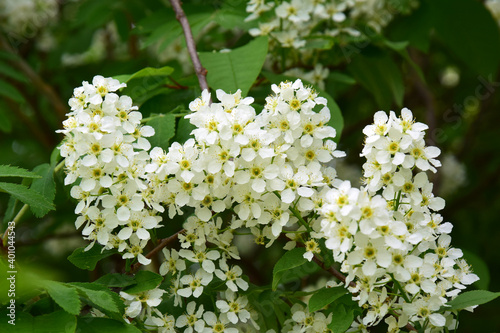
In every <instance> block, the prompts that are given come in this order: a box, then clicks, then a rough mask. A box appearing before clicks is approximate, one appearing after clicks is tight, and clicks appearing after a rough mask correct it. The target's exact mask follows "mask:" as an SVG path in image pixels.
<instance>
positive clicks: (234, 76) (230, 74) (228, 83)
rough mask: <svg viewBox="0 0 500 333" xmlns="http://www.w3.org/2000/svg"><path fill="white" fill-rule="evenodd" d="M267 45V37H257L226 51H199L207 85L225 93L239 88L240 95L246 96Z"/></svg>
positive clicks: (265, 53) (261, 62)
mask: <svg viewBox="0 0 500 333" xmlns="http://www.w3.org/2000/svg"><path fill="white" fill-rule="evenodd" d="M267 45H268V40H267V37H259V38H256V39H255V40H254V41H252V42H250V43H248V44H247V45H245V46H242V47H239V48H237V49H234V50H231V51H228V52H225V51H224V52H218V53H211V52H200V54H199V56H200V60H201V63H202V65H203V66H204V67H205V68H206V69H207V71H208V74H207V81H208V84H209V86H210V87H211V88H212V89H214V90H216V89H222V90H224V91H225V92H226V93H235V92H236V90H238V89H241V95H242V96H246V95H247V93H248V91H249V90H250V87H251V86H252V85H253V83H254V81H255V79H256V78H257V76H258V75H259V73H260V71H261V69H262V65H264V60H265V59H266V55H267Z"/></svg>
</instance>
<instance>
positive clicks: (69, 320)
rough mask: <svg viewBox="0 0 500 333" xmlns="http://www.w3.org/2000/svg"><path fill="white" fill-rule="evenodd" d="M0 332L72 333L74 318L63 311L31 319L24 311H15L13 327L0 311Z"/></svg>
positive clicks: (74, 328) (74, 326)
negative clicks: (0, 318)
mask: <svg viewBox="0 0 500 333" xmlns="http://www.w3.org/2000/svg"><path fill="white" fill-rule="evenodd" d="M0 316H1V317H2V319H3V320H0V332H9V333H74V332H75V330H76V317H75V316H73V315H70V314H69V313H67V312H65V311H62V310H60V311H56V312H52V313H49V314H46V315H43V316H36V317H32V316H31V315H30V314H28V313H26V312H24V311H19V310H18V311H17V313H16V320H15V325H11V324H9V323H8V322H7V320H10V318H9V317H8V316H7V313H6V311H1V312H0Z"/></svg>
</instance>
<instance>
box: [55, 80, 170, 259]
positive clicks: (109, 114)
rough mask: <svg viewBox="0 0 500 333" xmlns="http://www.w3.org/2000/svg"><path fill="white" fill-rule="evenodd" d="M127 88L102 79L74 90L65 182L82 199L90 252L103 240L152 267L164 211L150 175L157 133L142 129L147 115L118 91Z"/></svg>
mask: <svg viewBox="0 0 500 333" xmlns="http://www.w3.org/2000/svg"><path fill="white" fill-rule="evenodd" d="M124 86H125V84H121V83H120V82H119V81H118V80H115V79H112V78H103V77H102V76H96V77H94V79H93V81H92V83H88V82H83V86H81V87H78V88H76V89H75V90H74V92H73V97H72V98H71V99H70V100H69V105H70V107H71V112H70V113H68V119H67V120H65V121H64V123H63V125H64V129H63V130H60V131H58V132H61V133H64V135H65V136H66V138H65V140H64V143H63V145H61V147H60V153H61V156H63V157H65V166H66V173H67V175H66V178H65V180H64V183H65V184H66V185H69V184H74V185H73V187H72V188H71V196H72V197H73V198H75V199H77V200H79V203H78V205H77V207H76V209H75V213H77V214H80V216H79V217H78V218H77V220H76V223H75V224H76V227H77V228H80V227H81V226H83V230H82V234H83V236H85V239H88V240H91V241H92V243H91V244H90V245H89V246H88V247H87V249H89V248H91V247H92V246H93V245H94V243H95V242H97V243H99V244H101V245H103V246H104V248H117V249H118V251H120V252H122V253H123V258H125V259H126V258H137V259H138V260H139V262H140V263H142V264H148V263H149V262H150V260H149V259H147V258H146V257H145V256H144V255H143V254H142V250H143V248H144V246H145V245H146V244H147V241H148V240H149V239H150V237H151V235H150V232H151V230H152V229H154V228H158V227H159V226H160V224H159V222H160V221H161V217H159V216H158V213H159V212H162V211H163V210H164V208H163V207H162V206H160V205H159V204H158V201H156V200H155V197H154V186H153V185H151V183H150V181H149V180H148V178H147V173H146V167H147V163H148V162H149V155H148V151H149V149H150V148H151V145H150V143H149V141H148V140H147V139H146V137H150V136H152V135H153V134H154V129H153V128H152V127H151V126H142V125H141V119H142V114H141V113H140V112H138V111H137V107H135V106H133V105H132V99H131V98H130V97H128V96H118V95H117V94H116V93H115V91H117V90H118V89H120V88H122V87H124Z"/></svg>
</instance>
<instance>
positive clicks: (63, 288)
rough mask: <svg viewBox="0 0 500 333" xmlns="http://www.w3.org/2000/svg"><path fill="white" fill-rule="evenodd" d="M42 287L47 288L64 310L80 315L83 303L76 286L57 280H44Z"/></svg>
mask: <svg viewBox="0 0 500 333" xmlns="http://www.w3.org/2000/svg"><path fill="white" fill-rule="evenodd" d="M41 287H42V288H44V289H45V290H47V293H48V294H49V295H50V297H52V299H53V300H54V301H55V302H56V303H57V304H58V305H59V306H60V307H61V308H63V310H64V311H66V312H68V313H70V314H72V315H78V314H79V313H80V309H81V307H82V304H81V302H80V297H79V296H78V292H77V291H76V289H75V288H74V287H70V286H68V285H66V284H64V283H61V282H57V281H43V282H42V283H41Z"/></svg>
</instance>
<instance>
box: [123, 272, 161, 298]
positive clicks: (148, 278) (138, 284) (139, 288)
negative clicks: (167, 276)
mask: <svg viewBox="0 0 500 333" xmlns="http://www.w3.org/2000/svg"><path fill="white" fill-rule="evenodd" d="M161 281H163V277H162V276H161V275H160V274H156V273H153V272H151V271H139V272H137V274H136V275H135V284H133V285H131V286H130V287H128V288H126V289H124V291H125V292H127V293H129V294H137V293H140V292H143V291H147V290H151V289H154V288H156V287H158V286H159V285H160V283H161Z"/></svg>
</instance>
